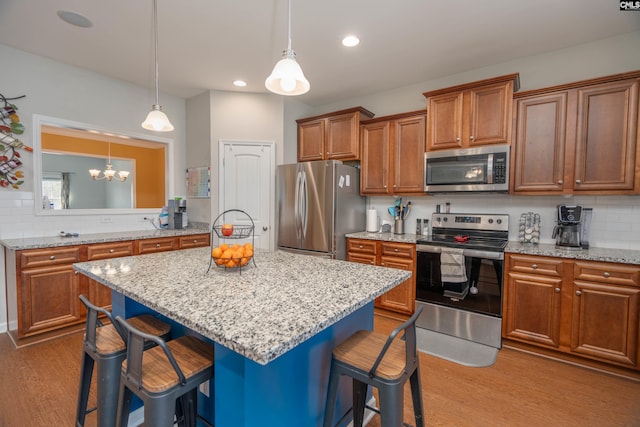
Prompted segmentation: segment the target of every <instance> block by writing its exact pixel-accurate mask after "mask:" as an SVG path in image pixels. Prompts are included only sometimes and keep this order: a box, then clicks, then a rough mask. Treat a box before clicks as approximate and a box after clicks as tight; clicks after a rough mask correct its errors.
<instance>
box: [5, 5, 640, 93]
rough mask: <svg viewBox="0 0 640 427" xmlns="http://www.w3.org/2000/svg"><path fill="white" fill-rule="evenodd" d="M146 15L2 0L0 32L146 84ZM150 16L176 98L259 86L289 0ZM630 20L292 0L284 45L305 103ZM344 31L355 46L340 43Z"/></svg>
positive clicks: (624, 29)
mask: <svg viewBox="0 0 640 427" xmlns="http://www.w3.org/2000/svg"><path fill="white" fill-rule="evenodd" d="M58 10H68V11H73V12H76V13H79V14H82V15H84V16H86V17H87V18H89V19H90V20H91V21H92V22H93V27H91V28H79V27H74V26H71V25H69V24H67V23H65V22H63V21H62V20H61V19H60V18H58V16H57V15H56V12H57V11H58ZM152 21H153V20H152V0H0V43H2V44H5V45H8V46H12V47H15V48H18V49H21V50H24V51H27V52H31V53H34V54H37V55H41V56H45V57H49V58H52V59H55V60H57V61H60V62H64V63H67V64H71V65H74V66H77V67H82V68H86V69H89V70H92V71H95V72H98V73H102V74H104V75H107V76H110V77H113V78H116V79H121V80H125V81H128V82H131V83H134V84H137V85H141V86H146V87H149V88H153V85H154V67H153V40H152V34H153V32H152ZM158 22H159V47H158V49H159V63H160V66H159V68H160V70H159V75H160V90H161V92H165V93H169V94H172V95H175V96H178V97H182V98H189V97H192V96H195V95H198V94H200V93H202V92H205V91H207V90H212V89H215V90H230V91H245V92H266V89H265V88H264V80H265V78H266V77H267V76H268V75H269V74H270V73H271V70H272V68H273V66H274V65H275V63H276V62H277V60H278V59H280V56H281V54H282V50H284V49H285V48H286V47H287V0H158ZM638 30H640V11H638V12H633V11H620V10H619V2H617V1H613V0H606V1H605V0H511V1H507V0H481V1H479V0H458V1H451V0H321V1H320V0H318V1H311V0H292V47H293V49H294V50H295V51H296V53H297V58H298V61H299V63H300V64H301V66H302V68H303V70H304V73H305V75H306V77H307V79H308V80H309V81H310V82H311V90H310V91H309V92H308V93H307V94H305V95H302V96H300V97H299V98H298V99H299V100H300V101H302V102H304V103H307V104H309V105H323V104H329V103H333V102H336V101H339V100H342V99H346V98H349V97H354V96H361V95H366V94H369V93H374V92H378V91H382V90H387V89H393V88H396V87H400V86H405V85H409V84H414V83H418V82H423V81H428V80H431V79H436V78H440V77H444V76H447V75H451V74H456V73H460V72H464V71H469V70H472V69H476V68H480V67H483V66H487V65H492V64H497V63H501V62H505V61H509V60H513V59H516V58H520V57H525V56H530V55H535V54H539V53H542V52H548V51H552V50H557V49H562V48H565V47H568V46H573V45H577V44H582V43H585V42H589V41H593V40H598V39H603V38H607V37H611V36H615V35H619V34H623V33H629V32H632V31H638ZM349 33H353V34H356V35H357V36H358V37H359V38H360V40H361V43H360V45H359V46H358V47H356V48H345V47H343V46H342V45H341V43H340V41H341V39H342V38H343V37H344V36H345V35H347V34H349ZM630 54H631V52H630ZM635 54H638V52H635ZM0 64H2V66H3V67H6V66H11V65H10V64H6V63H2V59H1V58H0ZM238 78H240V79H243V80H245V81H247V83H248V85H247V86H246V87H245V88H242V89H238V88H236V87H234V86H233V85H232V81H233V80H234V79H238ZM4 83H5V84H6V82H4ZM160 99H161V101H162V96H161V97H160ZM161 103H162V102H161Z"/></svg>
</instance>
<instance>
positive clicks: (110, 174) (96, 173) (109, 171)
mask: <svg viewBox="0 0 640 427" xmlns="http://www.w3.org/2000/svg"><path fill="white" fill-rule="evenodd" d="M107 144H108V145H107V147H108V149H107V150H108V156H109V157H108V158H107V167H106V169H105V170H103V171H101V170H100V169H89V175H91V178H93V180H94V181H101V180H103V179H106V180H107V181H111V180H113V179H115V180H116V181H126V180H127V177H128V176H129V173H130V172H129V171H119V172H118V171H115V170H113V166H112V165H111V143H110V142H108V143H107ZM100 173H102V176H100ZM116 174H118V176H116Z"/></svg>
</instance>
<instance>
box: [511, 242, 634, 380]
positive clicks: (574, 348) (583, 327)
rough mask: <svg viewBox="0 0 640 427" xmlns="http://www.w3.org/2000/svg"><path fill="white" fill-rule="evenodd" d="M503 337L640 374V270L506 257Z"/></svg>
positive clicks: (514, 256) (544, 259)
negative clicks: (639, 353) (638, 371)
mask: <svg viewBox="0 0 640 427" xmlns="http://www.w3.org/2000/svg"><path fill="white" fill-rule="evenodd" d="M505 269H506V274H505V277H506V283H505V290H504V293H505V295H504V316H503V318H504V320H503V331H502V332H503V334H502V335H503V338H505V339H510V340H514V341H519V342H523V343H526V344H531V345H534V346H538V347H542V348H546V349H550V350H554V351H559V352H561V353H565V354H569V355H572V356H578V357H581V358H586V359H590V360H594V361H597V362H604V363H606V364H613V365H617V366H621V367H624V368H632V369H636V370H638V369H640V363H639V360H638V352H639V344H640V340H639V332H640V331H639V326H638V324H639V321H640V266H635V265H629V264H613V263H603V262H594V261H578V260H572V259H565V258H551V257H542V256H526V255H519V254H506V267H505Z"/></svg>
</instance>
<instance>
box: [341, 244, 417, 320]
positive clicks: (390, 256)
mask: <svg viewBox="0 0 640 427" xmlns="http://www.w3.org/2000/svg"><path fill="white" fill-rule="evenodd" d="M347 261H351V262H359V263H362V264H371V265H380V266H383V267H389V268H397V269H401V270H408V271H411V272H412V273H414V274H413V275H412V276H411V277H410V278H409V279H407V280H406V281H404V282H403V283H402V284H400V285H398V286H396V287H395V288H393V289H391V290H390V291H389V292H387V293H385V294H383V295H381V296H380V297H378V298H377V299H376V301H375V306H376V307H379V308H383V309H386V310H390V311H394V312H398V313H403V314H413V312H414V310H415V299H416V286H415V284H416V279H415V264H416V245H414V244H411V243H398V242H386V241H377V240H366V239H352V238H348V239H347Z"/></svg>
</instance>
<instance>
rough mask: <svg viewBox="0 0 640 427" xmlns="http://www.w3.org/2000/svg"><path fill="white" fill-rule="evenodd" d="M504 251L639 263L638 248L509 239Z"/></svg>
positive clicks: (384, 237)
mask: <svg viewBox="0 0 640 427" xmlns="http://www.w3.org/2000/svg"><path fill="white" fill-rule="evenodd" d="M346 237H351V238H355V239H368V240H380V241H385V242H402V243H416V242H417V241H418V239H421V238H423V236H420V235H417V234H408V233H407V234H393V233H369V232H367V231H360V232H356V233H349V234H347V235H346ZM504 251H505V252H509V253H519V254H528V255H539V256H549V257H558V258H571V259H578V260H585V261H600V262H615V263H620V264H640V250H633V249H615V248H596V247H591V248H589V249H579V250H571V249H562V248H557V247H556V245H555V244H553V243H540V244H537V245H533V244H525V243H520V242H513V241H511V242H509V243H508V245H507V247H506V248H505V250H504Z"/></svg>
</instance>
